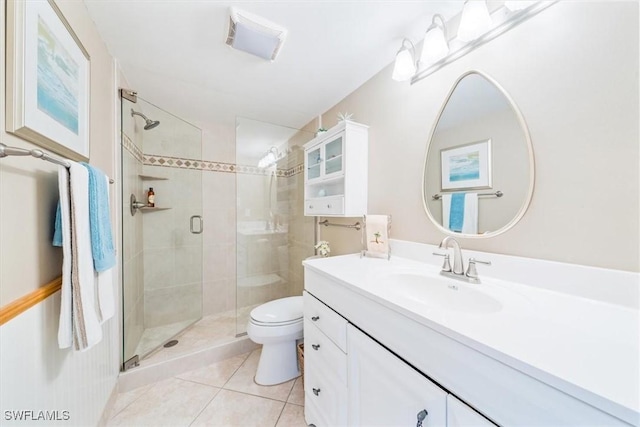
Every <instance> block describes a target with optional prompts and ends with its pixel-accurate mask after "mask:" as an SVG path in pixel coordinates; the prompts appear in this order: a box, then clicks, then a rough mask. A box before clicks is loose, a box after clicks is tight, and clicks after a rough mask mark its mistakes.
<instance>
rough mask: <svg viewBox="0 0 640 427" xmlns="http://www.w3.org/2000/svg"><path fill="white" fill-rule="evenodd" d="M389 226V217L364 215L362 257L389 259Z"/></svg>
mask: <svg viewBox="0 0 640 427" xmlns="http://www.w3.org/2000/svg"><path fill="white" fill-rule="evenodd" d="M390 226H391V217H390V216H389V215H365V217H364V228H365V234H364V238H365V242H364V252H363V253H364V255H370V256H374V257H379V258H388V257H389V251H390V246H389V228H390Z"/></svg>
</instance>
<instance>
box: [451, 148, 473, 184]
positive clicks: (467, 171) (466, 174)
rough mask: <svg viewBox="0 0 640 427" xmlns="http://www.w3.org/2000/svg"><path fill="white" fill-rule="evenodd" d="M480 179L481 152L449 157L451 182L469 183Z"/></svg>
mask: <svg viewBox="0 0 640 427" xmlns="http://www.w3.org/2000/svg"><path fill="white" fill-rule="evenodd" d="M479 178H480V152H479V151H474V152H472V153H466V154H461V155H458V156H451V157H449V181H450V182H456V181H468V180H471V179H479Z"/></svg>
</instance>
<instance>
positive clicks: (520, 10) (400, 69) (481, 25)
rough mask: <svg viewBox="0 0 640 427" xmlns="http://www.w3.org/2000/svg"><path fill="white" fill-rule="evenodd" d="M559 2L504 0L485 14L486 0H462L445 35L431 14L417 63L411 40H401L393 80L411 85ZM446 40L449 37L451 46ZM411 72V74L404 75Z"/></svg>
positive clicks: (438, 17)
mask: <svg viewBox="0 0 640 427" xmlns="http://www.w3.org/2000/svg"><path fill="white" fill-rule="evenodd" d="M559 1H560V0H515V1H505V2H504V4H503V5H502V6H499V7H498V8H497V9H495V10H493V11H492V14H489V10H488V8H487V0H465V2H464V7H463V10H462V13H461V14H460V15H461V16H460V24H459V25H458V31H457V33H456V34H455V35H454V34H448V33H449V31H450V29H447V27H446V24H447V23H446V21H445V20H444V18H443V17H442V16H441V15H435V16H434V17H433V19H432V23H431V25H430V26H429V28H428V29H427V31H426V33H425V38H424V42H423V46H422V53H421V55H420V61H419V62H416V60H415V59H416V56H415V47H414V45H413V43H411V42H410V41H409V40H407V39H404V40H403V41H402V47H401V48H400V50H399V51H398V53H397V54H396V61H395V64H394V68H393V75H392V78H393V79H394V80H397V81H406V80H408V79H411V84H414V83H416V82H418V81H420V80H422V79H424V78H425V77H427V76H428V75H430V74H432V73H434V72H435V71H436V70H439V69H440V68H442V67H444V66H446V65H447V64H450V63H452V62H453V61H456V60H458V59H460V58H462V57H463V56H465V55H466V54H468V53H469V52H471V51H473V50H474V49H476V48H478V47H479V46H482V45H483V44H485V43H488V42H489V41H491V40H493V39H495V38H496V37H498V36H500V35H501V34H504V33H506V32H507V31H509V30H510V29H512V28H514V27H516V26H517V25H519V24H520V23H522V22H524V21H526V20H527V19H529V18H531V17H532V16H535V15H537V14H538V13H540V12H541V11H543V10H545V9H546V8H548V7H549V6H551V5H553V4H555V3H557V2H559ZM449 40H453V42H452V43H451V45H449V43H448V41H449ZM412 72H413V73H414V74H413V75H411V76H408V74H409V73H412Z"/></svg>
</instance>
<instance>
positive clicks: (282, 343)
mask: <svg viewBox="0 0 640 427" xmlns="http://www.w3.org/2000/svg"><path fill="white" fill-rule="evenodd" d="M302 316H303V304H302V297H301V296H300V297H289V298H281V299H277V300H274V301H270V302H268V303H265V304H262V305H261V306H258V307H256V308H254V309H253V310H251V318H250V319H249V324H248V325H247V335H248V336H249V338H251V341H253V342H255V343H257V344H262V355H261V356H260V361H259V362H258V370H257V371H256V376H255V381H256V383H258V384H261V385H273V384H280V383H283V382H285V381H289V380H290V379H293V378H295V377H297V376H299V375H300V370H299V369H298V358H297V353H296V340H299V339H301V338H302V336H303V334H302V324H303V317H302Z"/></svg>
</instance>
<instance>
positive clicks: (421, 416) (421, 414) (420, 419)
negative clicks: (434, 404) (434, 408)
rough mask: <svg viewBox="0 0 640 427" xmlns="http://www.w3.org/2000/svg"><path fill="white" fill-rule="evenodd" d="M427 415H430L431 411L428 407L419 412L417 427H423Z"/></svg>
mask: <svg viewBox="0 0 640 427" xmlns="http://www.w3.org/2000/svg"><path fill="white" fill-rule="evenodd" d="M427 415H429V413H428V412H427V410H426V409H423V410H422V411H420V412H418V422H417V423H416V427H422V422H423V421H424V419H425V418H427Z"/></svg>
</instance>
